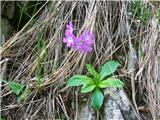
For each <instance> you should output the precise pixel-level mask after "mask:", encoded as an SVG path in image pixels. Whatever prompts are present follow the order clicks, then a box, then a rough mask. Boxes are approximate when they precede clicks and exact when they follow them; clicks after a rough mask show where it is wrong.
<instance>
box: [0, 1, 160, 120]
mask: <svg viewBox="0 0 160 120" xmlns="http://www.w3.org/2000/svg"><path fill="white" fill-rule="evenodd" d="M131 4H132V5H133V4H134V3H133V2H120V1H119V2H114V1H105V2H98V1H97V2H96V1H92V2H89V1H88V2H80V1H79V2H78V1H77V2H65V1H53V2H46V3H45V4H44V5H43V6H42V7H41V8H40V10H39V11H41V15H40V16H39V17H38V18H36V14H35V16H33V17H32V19H31V20H30V21H29V22H28V23H27V24H26V25H25V26H24V27H23V28H22V29H21V30H20V31H19V32H18V33H16V34H15V35H14V36H13V37H12V38H10V39H9V40H8V41H7V42H6V43H5V44H4V45H3V47H2V49H1V50H0V53H1V55H2V57H3V58H9V61H8V62H7V67H8V68H7V71H8V72H7V79H8V80H12V81H17V82H19V83H22V84H27V83H29V88H30V89H31V90H32V92H31V94H30V95H29V96H28V100H27V103H25V104H18V103H17V102H16V99H15V96H14V95H13V93H11V92H10V91H9V89H8V87H7V85H3V87H2V90H1V93H0V94H1V99H2V106H1V112H2V115H3V116H5V118H6V119H7V120H9V119H12V120H13V119H14V120H16V119H17V120H19V119H24V118H25V119H29V120H32V119H55V118H56V119H58V118H59V119H63V118H62V117H63V116H64V118H65V119H67V120H69V119H74V118H75V117H76V115H77V111H78V106H77V105H78V101H80V100H79V99H78V96H81V94H78V95H77V94H76V93H78V89H71V88H68V87H66V82H67V80H68V78H69V77H70V76H71V75H73V74H82V73H85V72H86V71H85V64H86V63H92V64H93V65H94V66H95V67H96V68H97V70H98V69H99V68H100V66H101V65H102V64H103V63H104V62H106V61H107V60H112V59H115V60H118V61H119V62H120V63H121V67H120V68H119V71H118V73H119V76H120V78H121V79H122V80H123V81H124V82H125V83H126V87H125V89H126V91H127V92H128V95H129V96H130V98H131V100H132V102H133V104H134V105H135V107H136V109H137V110H139V113H140V116H141V117H142V119H145V118H146V119H145V120H147V119H154V120H158V116H160V84H159V82H160V80H159V78H160V34H159V30H158V27H157V26H158V23H157V22H156V17H155V14H154V13H156V11H157V9H158V7H155V6H154V5H153V4H152V3H151V2H150V3H148V4H147V6H149V7H150V11H151V12H152V13H153V14H152V15H151V17H150V19H149V21H148V22H147V24H142V23H141V22H139V20H138V17H137V16H136V15H135V13H134V12H133V13H132V14H133V15H132V16H128V11H127V10H128V7H129V6H130V5H131ZM39 11H38V12H37V13H39ZM33 19H37V21H36V22H35V23H33V22H32V20H33ZM68 21H72V22H73V24H74V25H75V26H76V34H77V35H78V34H80V33H81V32H82V31H83V30H84V29H90V30H91V31H93V32H94V33H95V44H94V50H93V52H91V53H89V54H87V55H84V54H83V53H80V52H78V51H75V50H72V49H68V48H67V47H66V45H65V44H64V43H63V42H62V40H63V37H64V29H65V25H66V23H67V22H68ZM38 33H40V35H41V37H42V36H46V38H45V40H46V41H45V43H46V48H43V47H42V46H41V51H40V58H41V64H40V65H41V70H40V72H41V79H42V80H44V83H43V85H44V86H43V87H42V89H41V90H39V89H37V87H36V80H37V79H38V78H37V68H38V52H37V44H38V41H37V36H38ZM42 38H43V37H42ZM46 50H47V54H46V55H45V51H46ZM44 56H46V58H45V60H44ZM44 64H45V66H46V67H47V68H44V67H43V66H44ZM45 70H47V71H46V73H45V74H44V71H45ZM141 108H143V109H141ZM146 110H148V112H147V113H145V112H144V111H146ZM147 114H151V116H147ZM159 119H160V118H159Z"/></svg>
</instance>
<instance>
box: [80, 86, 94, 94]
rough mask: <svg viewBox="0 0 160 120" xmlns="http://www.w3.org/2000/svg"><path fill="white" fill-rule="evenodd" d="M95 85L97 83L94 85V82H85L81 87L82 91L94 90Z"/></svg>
mask: <svg viewBox="0 0 160 120" xmlns="http://www.w3.org/2000/svg"><path fill="white" fill-rule="evenodd" d="M95 87H96V85H94V84H85V85H83V87H82V88H81V93H88V92H90V91H92V90H94V88H95Z"/></svg>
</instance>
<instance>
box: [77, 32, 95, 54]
mask: <svg viewBox="0 0 160 120" xmlns="http://www.w3.org/2000/svg"><path fill="white" fill-rule="evenodd" d="M93 43H94V34H93V33H91V32H89V31H84V32H83V33H82V34H81V35H80V36H79V37H78V38H77V39H76V48H77V49H78V50H79V51H81V52H83V53H88V52H91V51H92V50H93Z"/></svg>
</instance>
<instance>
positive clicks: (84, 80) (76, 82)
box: [67, 75, 93, 87]
mask: <svg viewBox="0 0 160 120" xmlns="http://www.w3.org/2000/svg"><path fill="white" fill-rule="evenodd" d="M88 83H93V80H92V79H91V78H89V77H87V76H85V75H74V76H72V77H71V78H70V79H69V80H68V82H67V85H68V86H70V87H71V86H80V85H83V84H88Z"/></svg>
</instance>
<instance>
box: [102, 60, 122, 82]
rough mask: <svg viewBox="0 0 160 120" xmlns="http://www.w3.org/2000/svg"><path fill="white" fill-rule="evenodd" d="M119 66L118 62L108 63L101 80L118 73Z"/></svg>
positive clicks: (104, 66)
mask: <svg viewBox="0 0 160 120" xmlns="http://www.w3.org/2000/svg"><path fill="white" fill-rule="evenodd" d="M118 66H119V63H118V62H117V61H109V62H106V63H105V64H104V65H103V66H102V68H101V71H100V76H101V80H102V79H103V78H104V77H106V76H109V75H111V74H112V73H113V72H115V71H116V69H117V67H118Z"/></svg>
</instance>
